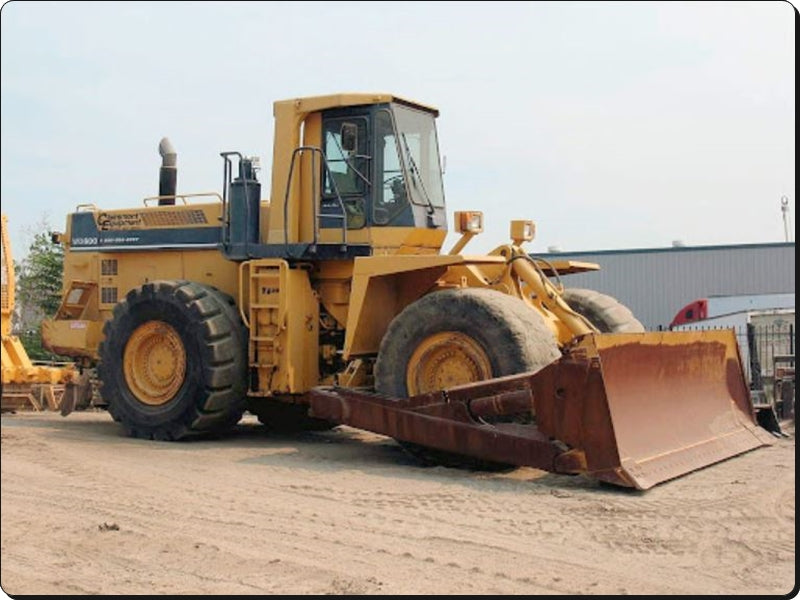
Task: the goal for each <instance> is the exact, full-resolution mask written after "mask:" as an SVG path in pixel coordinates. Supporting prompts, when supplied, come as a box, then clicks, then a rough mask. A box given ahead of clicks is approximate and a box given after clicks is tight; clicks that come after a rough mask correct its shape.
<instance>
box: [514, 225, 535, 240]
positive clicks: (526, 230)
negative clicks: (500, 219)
mask: <svg viewBox="0 0 800 600" xmlns="http://www.w3.org/2000/svg"><path fill="white" fill-rule="evenodd" d="M534 235H536V225H535V224H534V222H533V221H511V239H512V240H514V241H515V242H516V243H517V244H519V243H521V242H530V241H531V240H532V239H533V236H534Z"/></svg>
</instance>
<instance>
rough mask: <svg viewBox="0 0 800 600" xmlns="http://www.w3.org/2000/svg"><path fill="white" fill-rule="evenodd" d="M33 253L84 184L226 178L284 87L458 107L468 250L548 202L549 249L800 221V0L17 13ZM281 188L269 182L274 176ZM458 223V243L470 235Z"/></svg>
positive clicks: (714, 236)
mask: <svg viewBox="0 0 800 600" xmlns="http://www.w3.org/2000/svg"><path fill="white" fill-rule="evenodd" d="M0 17H1V18H0V24H1V28H0V48H1V49H2V52H1V53H0V59H1V61H0V65H1V66H2V73H1V76H0V93H1V100H2V103H1V107H0V108H1V110H0V112H1V115H0V116H1V118H2V120H1V122H0V139H1V140H2V148H1V150H2V190H1V194H2V195H1V196H0V198H2V210H3V212H4V213H5V214H7V215H8V217H9V221H10V228H11V229H12V242H13V244H14V246H13V252H14V256H15V258H17V259H19V258H21V257H22V255H23V254H24V253H25V252H27V245H28V243H29V242H30V239H31V232H32V231H33V230H34V229H35V228H36V227H37V225H38V224H40V223H41V222H42V220H43V219H46V221H47V222H48V223H49V225H50V226H51V228H53V229H59V230H62V229H63V227H64V219H65V215H66V214H67V213H68V212H71V211H72V210H74V208H75V207H76V206H77V205H78V204H81V203H94V204H97V205H98V206H100V207H102V208H124V207H129V206H139V205H140V204H141V199H142V198H144V197H146V196H153V195H156V194H157V193H158V169H159V166H160V164H161V159H160V157H159V154H158V149H157V148H158V142H159V140H160V139H161V138H162V137H164V136H168V137H169V138H170V140H171V141H172V143H173V145H174V146H175V148H176V150H177V153H178V192H179V193H190V192H196V191H221V190H220V186H221V184H222V159H221V158H220V156H219V153H220V152H221V151H225V150H238V151H240V152H242V153H244V154H246V155H258V156H260V157H261V162H262V172H261V179H262V182H263V183H264V184H265V185H264V189H265V190H268V189H269V185H268V180H269V176H270V164H271V162H272V156H271V153H272V132H273V126H272V103H273V102H274V101H275V100H283V99H287V98H292V97H298V96H306V95H318V94H328V93H336V92H345V91H364V92H373V91H380V92H389V93H395V94H398V95H400V96H405V97H409V98H413V99H415V100H418V101H420V102H422V103H426V104H431V105H434V106H437V107H438V108H439V109H440V110H441V116H440V118H439V120H438V126H439V137H440V145H441V150H442V153H443V154H445V155H446V157H447V172H446V174H445V195H446V199H447V202H448V213H449V216H452V212H453V211H454V210H468V209H475V210H482V211H483V212H484V216H485V221H486V226H485V231H484V233H483V234H482V235H481V236H479V237H478V238H477V239H476V240H474V241H473V242H471V244H470V246H468V250H471V251H473V252H478V251H480V252H483V251H487V250H490V249H491V248H493V247H494V246H496V245H498V244H500V243H503V242H505V241H507V239H508V234H507V232H508V222H509V220H510V219H514V218H528V219H533V220H535V221H536V223H537V238H536V240H534V241H533V242H532V243H531V244H530V245H529V247H530V250H531V251H532V252H545V251H546V249H547V248H548V247H550V246H558V247H559V248H561V249H562V250H564V251H570V252H571V251H588V250H602V249H618V248H655V247H665V246H669V245H671V243H672V241H673V240H682V241H683V242H684V243H685V244H686V245H714V244H739V243H763V242H780V241H784V239H785V236H784V222H783V217H782V213H781V206H780V202H781V197H782V196H786V197H787V198H788V200H789V215H790V227H789V235H790V239H791V240H794V226H793V223H794V206H795V203H794V200H795V168H794V163H795V133H794V131H795V91H794V89H795V76H794V67H795V8H794V6H793V5H792V4H790V3H788V2H784V1H765V2H709V3H706V2H586V3H584V2H320V3H316V2H241V3H236V2H224V3H217V2H178V3H171V2H156V3H150V2H118V3H102V2H58V3H48V2H30V1H22V0H17V1H13V2H9V3H6V4H4V5H3V7H2V12H1V13H0ZM265 193H268V192H266V191H265ZM455 237H456V236H455V234H450V235H449V236H448V240H447V244H448V245H449V244H451V243H452V242H453V241H454V240H455Z"/></svg>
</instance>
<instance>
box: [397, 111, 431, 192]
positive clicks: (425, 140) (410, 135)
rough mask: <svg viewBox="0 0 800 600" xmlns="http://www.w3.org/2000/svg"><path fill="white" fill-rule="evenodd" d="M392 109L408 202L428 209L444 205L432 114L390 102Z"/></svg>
mask: <svg viewBox="0 0 800 600" xmlns="http://www.w3.org/2000/svg"><path fill="white" fill-rule="evenodd" d="M392 111H393V112H394V117H395V122H396V123H397V133H398V136H399V137H400V139H399V142H400V144H399V146H400V154H401V156H402V157H403V164H404V168H405V171H406V173H407V181H409V183H410V196H411V201H412V202H413V203H414V204H421V205H423V206H427V207H429V208H434V207H435V208H442V207H444V188H443V186H442V171H441V166H440V162H439V143H438V140H437V138H436V125H435V123H434V116H433V115H432V114H430V113H427V112H422V111H419V110H415V109H413V108H409V107H407V106H402V105H399V104H393V105H392Z"/></svg>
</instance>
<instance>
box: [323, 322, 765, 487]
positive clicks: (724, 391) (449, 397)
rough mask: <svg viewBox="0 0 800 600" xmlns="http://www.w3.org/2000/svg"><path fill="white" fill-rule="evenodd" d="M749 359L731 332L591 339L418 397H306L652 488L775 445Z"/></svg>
mask: <svg viewBox="0 0 800 600" xmlns="http://www.w3.org/2000/svg"><path fill="white" fill-rule="evenodd" d="M741 364H742V363H741V357H740V355H739V348H738V345H737V343H736V337H735V334H734V332H733V331H731V330H720V331H687V332H659V333H631V334H589V335H587V336H584V337H583V338H581V339H580V340H579V341H578V342H577V343H576V344H575V345H573V346H572V347H570V349H569V350H568V351H567V352H566V353H565V355H564V356H563V357H562V358H560V359H559V360H557V361H555V362H553V363H551V364H550V365H548V366H546V367H544V368H543V369H541V370H539V371H537V372H532V373H523V374H520V375H512V376H508V377H500V378H496V379H490V380H487V381H482V382H478V383H471V384H467V385H462V386H458V387H454V388H451V389H448V390H444V391H440V392H433V393H428V394H422V395H419V396H414V397H412V398H390V397H387V396H381V395H378V394H375V393H370V392H367V391H361V390H354V389H347V388H328V387H320V388H315V389H314V390H312V391H311V392H310V396H309V402H310V409H311V415H312V416H315V417H319V418H323V419H327V420H329V421H333V422H336V423H341V424H346V425H351V426H353V427H357V428H360V429H366V430H368V431H373V432H376V433H382V434H385V435H388V436H391V437H393V438H395V439H397V440H401V441H405V442H410V443H413V444H419V445H422V446H427V447H429V448H434V449H437V450H441V451H444V452H448V453H453V454H456V455H464V456H470V457H475V458H479V459H482V460H485V461H489V462H494V463H500V464H509V465H517V466H531V467H537V468H539V469H543V470H547V471H552V472H556V473H573V474H577V473H585V474H587V475H589V476H591V477H594V478H597V479H600V480H603V481H606V482H608V483H612V484H614V485H619V486H624V487H634V488H637V489H640V490H644V489H648V488H650V487H652V486H654V485H656V484H658V483H660V482H663V481H667V480H669V479H673V478H675V477H678V476H680V475H684V474H686V473H689V472H691V471H694V470H696V469H700V468H702V467H705V466H708V465H711V464H713V463H715V462H719V461H721V460H724V459H727V458H730V457H732V456H735V455H737V454H741V453H743V452H747V451H749V450H752V449H754V448H758V447H760V446H766V445H769V444H772V443H773V440H772V438H771V436H770V435H769V434H768V433H767V432H766V431H764V430H763V429H761V428H760V427H758V425H757V424H756V421H755V418H754V413H753V406H752V402H751V399H750V395H749V392H748V389H747V385H746V383H745V378H744V372H743V370H742V367H741ZM531 416H533V421H534V423H530V421H531V418H530V417H531ZM509 417H513V418H512V419H511V421H512V422H508V421H509Z"/></svg>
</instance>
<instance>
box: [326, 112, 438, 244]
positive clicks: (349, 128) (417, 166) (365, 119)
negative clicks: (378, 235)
mask: <svg viewBox="0 0 800 600" xmlns="http://www.w3.org/2000/svg"><path fill="white" fill-rule="evenodd" d="M434 118H435V115H434V114H432V113H430V112H426V111H423V110H420V109H418V108H415V107H411V106H407V105H404V104H400V103H398V102H391V103H386V104H375V105H367V106H350V107H345V108H340V109H334V110H328V111H325V112H324V113H323V117H322V150H323V153H324V156H325V163H326V164H327V168H326V167H325V166H324V165H323V168H322V174H321V175H322V200H321V209H322V210H321V212H322V213H332V214H336V213H337V211H338V210H340V209H339V206H340V201H341V203H342V204H343V205H344V209H345V212H346V214H347V228H348V229H360V228H362V227H418V228H425V229H429V228H434V229H446V227H447V224H446V214H445V204H444V187H443V184H442V172H441V167H440V164H441V163H440V159H439V145H438V140H437V137H436V125H435V122H434ZM336 226H339V225H338V223H335V222H333V220H331V219H328V220H323V223H322V227H323V228H329V227H336Z"/></svg>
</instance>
